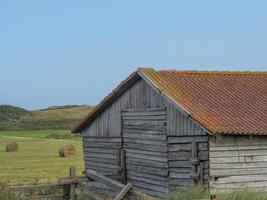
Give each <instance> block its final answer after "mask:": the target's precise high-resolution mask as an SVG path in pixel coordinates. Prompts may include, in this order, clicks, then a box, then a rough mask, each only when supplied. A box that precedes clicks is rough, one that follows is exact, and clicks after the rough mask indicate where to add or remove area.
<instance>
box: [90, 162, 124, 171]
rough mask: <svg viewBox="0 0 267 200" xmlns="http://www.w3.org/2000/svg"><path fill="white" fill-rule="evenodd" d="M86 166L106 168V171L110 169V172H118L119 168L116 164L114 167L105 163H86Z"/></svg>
mask: <svg viewBox="0 0 267 200" xmlns="http://www.w3.org/2000/svg"><path fill="white" fill-rule="evenodd" d="M86 165H87V166H96V167H100V168H107V169H112V170H119V169H120V167H119V166H118V164H116V165H114V164H107V163H103V162H102V163H98V162H86Z"/></svg>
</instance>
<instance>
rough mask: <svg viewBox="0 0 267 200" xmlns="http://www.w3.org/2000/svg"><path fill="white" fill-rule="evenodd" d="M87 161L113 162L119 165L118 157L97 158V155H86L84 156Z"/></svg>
mask: <svg viewBox="0 0 267 200" xmlns="http://www.w3.org/2000/svg"><path fill="white" fill-rule="evenodd" d="M84 161H85V162H92V163H106V164H113V165H117V163H118V159H109V158H105V159H103V158H97V157H90V156H85V157H84Z"/></svg>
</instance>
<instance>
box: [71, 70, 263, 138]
mask: <svg viewBox="0 0 267 200" xmlns="http://www.w3.org/2000/svg"><path fill="white" fill-rule="evenodd" d="M137 76H141V77H143V78H144V79H145V80H146V81H149V82H150V84H152V85H153V87H155V88H157V90H159V91H160V93H161V94H164V95H166V96H167V97H168V98H169V99H170V100H171V101H173V102H174V103H175V104H177V106H179V107H180V108H181V109H182V110H183V111H184V112H185V113H187V114H188V115H189V116H190V117H192V118H193V119H194V120H195V121H196V122H198V123H199V124H200V125H202V126H203V127H204V128H206V129H207V130H208V131H210V132H211V133H225V134H226V133H229V134H267V72H239V71H236V72H229V71H176V70H162V71H155V70H153V69H151V68H140V69H138V70H137V72H135V73H133V74H132V75H131V76H130V77H128V79H126V80H125V81H124V82H123V83H122V84H121V85H119V86H118V88H117V89H115V90H114V91H113V92H112V93H111V94H110V95H109V96H108V97H109V98H110V96H114V95H116V94H118V91H120V88H122V86H123V85H124V84H126V85H127V83H128V82H129V81H130V80H132V79H133V78H134V77H135V80H137V78H136V77H137ZM131 83H132V84H133V82H131ZM125 89H127V87H125ZM120 92H121V93H122V92H123V91H120ZM108 100H109V99H106V100H104V102H103V101H102V102H101V103H100V104H99V105H98V108H96V110H99V109H100V108H101V105H102V108H104V107H103V105H105V103H106V106H107V102H108ZM94 112H95V111H94ZM94 112H92V113H90V114H89V115H88V116H87V117H86V118H85V119H84V120H83V123H82V122H81V123H80V124H78V125H77V126H76V127H75V128H74V129H73V131H74V132H77V131H81V130H82V128H83V127H85V125H86V123H89V122H90V120H88V117H89V118H90V116H92V114H93V113H94ZM86 119H87V120H86Z"/></svg>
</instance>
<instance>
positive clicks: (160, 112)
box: [121, 109, 167, 117]
mask: <svg viewBox="0 0 267 200" xmlns="http://www.w3.org/2000/svg"><path fill="white" fill-rule="evenodd" d="M166 114H167V112H166V110H147V109H146V111H144V110H141V111H133V110H132V111H128V112H127V111H122V112H121V116H122V117H126V116H155V115H163V116H164V115H166Z"/></svg>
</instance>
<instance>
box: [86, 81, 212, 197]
mask: <svg viewBox="0 0 267 200" xmlns="http://www.w3.org/2000/svg"><path fill="white" fill-rule="evenodd" d="M149 110H152V111H153V110H166V112H167V113H166V119H167V124H166V131H165V133H164V135H166V137H165V138H166V139H164V140H161V139H160V138H163V135H162V136H160V137H159V138H156V137H154V136H153V140H151V139H150V141H151V145H149V146H148V145H146V147H147V150H149V148H151V150H150V151H147V152H146V151H143V152H142V151H140V149H138V148H139V147H140V148H143V146H144V145H142V143H140V141H139V140H147V141H149V138H143V139H142V138H140V139H139V140H138V143H137V144H136V145H133V144H132V142H131V141H132V140H133V139H134V138H133V137H134V134H133V136H130V135H129V134H128V136H126V135H125V136H126V137H125V138H123V140H124V142H118V141H119V139H121V137H122V132H123V131H122V125H123V123H122V112H123V111H127V112H130V111H133V112H136V111H145V112H147V111H149ZM153 118H154V119H156V118H157V117H156V116H155V117H153ZM138 134H140V133H138ZM150 134H151V133H150ZM82 135H83V146H84V160H85V169H94V170H96V171H98V172H100V173H103V174H107V173H116V172H117V169H118V168H119V164H118V163H119V153H118V151H119V150H120V149H121V148H122V146H123V148H125V149H126V151H127V149H128V154H127V152H126V157H127V155H128V157H129V155H134V156H135V154H134V153H131V152H130V151H131V149H133V150H135V151H138V152H139V153H141V154H143V155H140V156H139V158H141V157H142V158H149V159H153V156H152V155H156V154H157V155H158V154H159V155H161V156H162V158H161V159H162V160H163V161H164V162H165V161H166V167H164V168H165V169H164V170H158V173H161V174H159V175H160V176H161V177H158V176H157V175H156V176H153V174H151V173H150V171H151V172H153V170H155V166H151V170H147V168H149V166H150V165H147V166H146V167H143V166H139V167H138V170H139V171H140V172H142V171H147V172H148V173H145V174H144V177H146V178H147V179H151V180H157V181H155V183H157V182H158V183H159V184H157V185H158V186H157V187H155V186H153V185H152V184H149V183H147V180H146V178H139V177H140V176H139V175H138V174H137V173H136V172H131V174H130V173H129V178H135V180H136V185H139V186H140V187H142V188H143V189H145V190H146V191H148V190H150V191H152V192H153V193H154V194H155V193H156V191H158V194H160V193H161V194H162V193H164V191H168V188H169V186H170V187H172V188H174V187H176V186H187V185H191V183H192V180H191V177H190V172H191V168H192V165H191V163H190V162H189V159H190V157H191V156H190V155H191V153H190V152H191V150H190V149H191V146H190V145H191V143H192V141H195V140H196V142H198V143H199V144H198V146H199V148H198V151H199V154H200V155H201V156H203V157H202V158H201V159H202V160H201V162H203V164H204V167H205V169H204V173H205V176H204V178H205V180H207V177H208V161H207V148H208V144H207V137H206V132H205V131H204V130H203V129H202V128H201V127H200V126H198V125H196V123H195V122H193V120H192V119H191V118H189V117H185V116H184V115H182V114H181V113H180V111H179V110H177V109H176V108H175V107H174V106H173V105H171V104H169V103H168V102H167V101H165V100H164V99H163V98H162V97H161V96H160V94H159V93H157V92H156V91H155V90H154V89H153V88H151V86H149V85H148V84H147V83H146V82H145V81H144V80H142V79H141V80H140V81H138V82H137V83H136V84H135V85H134V86H132V87H131V88H130V89H128V90H127V91H126V92H125V93H124V94H123V95H122V96H121V97H119V98H118V99H117V100H116V101H115V102H114V103H113V104H111V105H110V106H109V107H108V108H106V109H105V110H104V111H103V112H102V113H101V114H100V115H99V116H98V117H97V118H96V119H95V120H94V121H93V122H92V123H91V124H90V125H89V126H88V127H87V128H85V129H84V130H83V131H82ZM192 136H193V137H192ZM127 137H130V139H129V138H127ZM192 138H194V139H192ZM109 139H111V140H109ZM158 139H160V141H157V140H158ZM130 140H131V141H130ZM154 140H156V141H157V143H162V144H161V146H158V148H157V147H156V145H154V144H152V143H153V142H154V143H155V141H154ZM127 141H130V142H127ZM122 143H123V144H122ZM131 145H132V146H131ZM129 146H131V148H129ZM154 147H155V148H154ZM153 148H154V149H153ZM129 149H130V150H129ZM162 151H163V152H162ZM96 152H99V153H96ZM116 152H117V153H116ZM136 155H137V154H136ZM149 155H151V156H149ZM177 155H181V157H179V156H177ZM204 157H205V158H204ZM126 161H127V162H128V161H130V159H128V160H127V158H126ZM153 162H154V161H153ZM153 162H148V163H153ZM162 163H163V162H162ZM126 164H127V163H126ZM126 167H127V166H126ZM135 169H137V168H135ZM162 177H164V178H162ZM166 179H167V180H166ZM130 181H133V180H130ZM161 184H163V185H164V187H163V186H162V185H161ZM150 185H151V188H148V186H149V187H150ZM152 186H153V187H152ZM166 187H167V188H166ZM159 189H160V190H159Z"/></svg>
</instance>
